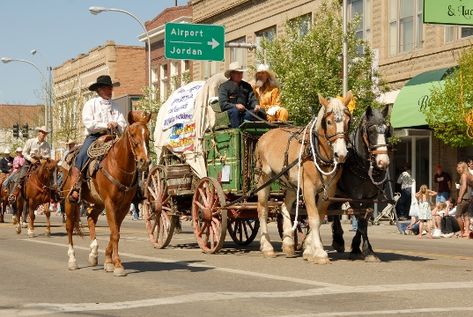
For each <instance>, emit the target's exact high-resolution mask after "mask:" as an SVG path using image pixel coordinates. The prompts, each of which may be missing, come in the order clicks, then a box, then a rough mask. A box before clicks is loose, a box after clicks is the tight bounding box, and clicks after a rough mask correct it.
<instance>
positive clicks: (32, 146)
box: [10, 126, 51, 200]
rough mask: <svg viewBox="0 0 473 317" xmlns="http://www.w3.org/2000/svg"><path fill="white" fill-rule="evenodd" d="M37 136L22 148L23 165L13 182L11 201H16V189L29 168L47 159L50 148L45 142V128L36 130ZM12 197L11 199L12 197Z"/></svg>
mask: <svg viewBox="0 0 473 317" xmlns="http://www.w3.org/2000/svg"><path fill="white" fill-rule="evenodd" d="M36 131H38V135H37V136H36V137H34V138H31V139H28V140H27V141H26V143H25V146H24V147H23V156H24V158H25V164H23V166H22V167H21V169H20V172H19V175H18V177H17V179H16V180H15V185H14V186H13V192H12V193H11V195H10V197H11V200H14V199H16V195H17V191H16V189H17V188H18V189H19V188H20V187H21V184H23V180H24V178H25V177H26V174H27V173H28V171H29V170H30V167H31V166H34V165H35V164H36V163H38V162H39V160H40V159H44V158H49V157H50V154H51V146H50V145H49V143H48V142H47V141H46V135H47V134H48V133H49V131H48V130H46V127H45V126H42V127H39V128H36ZM12 196H13V197H12Z"/></svg>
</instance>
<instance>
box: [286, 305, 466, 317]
mask: <svg viewBox="0 0 473 317" xmlns="http://www.w3.org/2000/svg"><path fill="white" fill-rule="evenodd" d="M461 311H473V307H439V308H430V307H429V308H414V309H396V310H371V311H360V312H355V311H345V312H327V313H313V314H297V315H284V316H280V317H344V316H372V315H380V316H384V315H397V314H415V313H432V314H433V313H444V312H461Z"/></svg>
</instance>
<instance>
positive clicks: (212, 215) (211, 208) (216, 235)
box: [192, 177, 227, 253]
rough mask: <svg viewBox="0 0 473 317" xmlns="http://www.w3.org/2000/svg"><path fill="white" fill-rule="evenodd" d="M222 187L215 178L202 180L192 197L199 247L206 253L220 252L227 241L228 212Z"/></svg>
mask: <svg viewBox="0 0 473 317" xmlns="http://www.w3.org/2000/svg"><path fill="white" fill-rule="evenodd" d="M224 205H225V195H224V193H223V189H222V186H220V184H219V183H218V182H217V180H216V179H214V178H209V177H204V178H202V179H201V180H200V181H199V182H198V183H197V186H196V188H195V192H194V197H192V225H193V227H194V233H195V237H196V239H197V243H198V244H199V247H200V248H201V249H202V250H203V251H204V252H205V253H215V252H218V251H219V250H220V249H221V248H222V246H223V242H224V241H225V234H226V231H227V210H226V209H221V208H220V207H221V206H224Z"/></svg>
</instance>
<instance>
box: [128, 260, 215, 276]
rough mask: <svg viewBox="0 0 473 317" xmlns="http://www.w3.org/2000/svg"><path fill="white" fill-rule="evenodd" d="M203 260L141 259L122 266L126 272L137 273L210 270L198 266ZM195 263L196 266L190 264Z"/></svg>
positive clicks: (209, 268)
mask: <svg viewBox="0 0 473 317" xmlns="http://www.w3.org/2000/svg"><path fill="white" fill-rule="evenodd" d="M202 262H204V261H179V262H172V263H162V262H143V261H132V262H125V263H124V266H125V269H126V270H127V272H128V274H137V273H144V272H161V271H175V270H186V271H189V272H204V271H208V270H212V268H211V267H208V266H199V265H198V263H202ZM195 263H197V265H196V266H193V265H192V264H195Z"/></svg>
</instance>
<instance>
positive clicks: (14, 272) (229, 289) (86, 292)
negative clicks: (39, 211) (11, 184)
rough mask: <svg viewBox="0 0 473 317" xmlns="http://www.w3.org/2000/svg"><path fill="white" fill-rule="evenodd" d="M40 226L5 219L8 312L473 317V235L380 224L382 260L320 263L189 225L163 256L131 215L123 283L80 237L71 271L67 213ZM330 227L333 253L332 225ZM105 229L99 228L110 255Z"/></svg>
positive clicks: (0, 278) (376, 232)
mask: <svg viewBox="0 0 473 317" xmlns="http://www.w3.org/2000/svg"><path fill="white" fill-rule="evenodd" d="M9 219H10V218H9V217H7V220H9ZM38 220H39V223H38V225H39V227H38V228H37V230H36V233H37V234H38V236H37V237H35V238H33V239H28V238H27V237H26V233H25V232H23V233H22V234H21V235H19V236H18V235H16V233H15V232H14V228H13V226H12V225H11V224H9V223H4V224H0V265H1V266H0V267H1V270H0V316H50V315H53V316H187V317H188V316H199V315H200V316H229V317H233V316H286V317H307V316H385V315H394V314H399V315H402V316H473V296H472V294H473V292H472V290H473V272H472V270H473V252H472V250H473V248H472V247H473V241H471V240H462V239H442V240H427V239H424V240H418V239H417V238H415V237H413V236H402V235H399V234H398V233H397V231H396V230H395V228H394V227H393V226H389V225H381V226H374V227H370V234H371V237H372V244H373V246H374V248H375V250H377V251H378V254H379V256H380V258H381V260H382V262H381V263H365V262H363V261H354V262H353V261H350V260H348V255H347V254H337V253H334V252H331V253H330V254H329V255H330V257H331V259H332V263H331V264H329V265H315V264H312V263H308V262H305V261H303V260H302V258H301V257H300V256H299V257H295V258H286V257H285V256H284V255H283V254H278V256H277V257H276V258H272V259H265V258H263V257H262V256H261V255H260V253H259V251H258V246H259V244H258V243H257V242H254V243H252V244H251V245H250V246H249V247H247V248H244V249H239V248H236V247H235V245H234V244H233V243H232V242H231V241H228V242H227V243H226V244H225V246H224V249H223V250H222V252H221V253H220V254H218V255H206V254H203V253H201V252H200V250H199V249H198V248H197V245H196V243H195V240H194V238H193V233H192V231H191V228H190V224H189V223H188V222H187V223H184V224H183V233H181V234H179V235H176V236H175V237H174V238H173V241H172V243H171V246H170V247H169V248H167V249H165V250H156V249H153V248H152V247H151V245H150V244H149V243H148V242H147V240H146V234H145V230H144V225H143V222H142V221H131V220H130V219H127V220H126V221H125V223H124V225H123V226H122V229H123V231H122V235H121V242H120V251H121V256H122V260H123V262H124V265H125V268H126V270H127V272H128V273H129V274H128V276H127V277H123V278H117V277H113V275H112V274H108V273H105V272H104V271H103V267H102V266H101V265H100V264H101V263H102V261H103V253H100V257H99V266H97V267H88V266H87V254H88V244H89V241H88V239H87V238H84V239H80V238H78V237H75V241H76V244H77V248H76V257H77V259H78V264H79V266H80V267H81V268H80V269H79V270H77V271H74V272H69V271H68V270H67V254H66V253H67V248H66V237H65V230H64V228H63V227H62V225H61V224H60V220H59V218H58V217H54V218H53V223H54V225H55V226H54V227H53V235H52V236H51V237H50V238H48V237H45V236H44V235H42V234H43V232H44V219H43V217H42V216H40V217H38ZM270 228H271V230H272V232H274V233H275V232H276V226H275V224H274V223H271V224H270ZM322 229H323V237H324V242H325V245H326V246H327V248H329V247H328V245H329V244H330V243H329V242H330V237H329V235H330V227H329V226H328V225H324V226H323V227H322ZM346 229H347V228H346ZM107 230H108V228H107V227H106V224H105V223H104V222H100V227H99V230H98V232H99V244H100V247H101V249H102V250H103V246H104V245H105V244H106V241H107V234H108V231H107ZM351 235H352V234H351V233H350V234H348V235H346V236H349V237H351ZM273 237H274V240H275V241H277V240H278V239H277V236H276V234H273ZM347 245H348V243H347ZM275 246H276V248H280V243H279V242H278V243H275Z"/></svg>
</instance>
